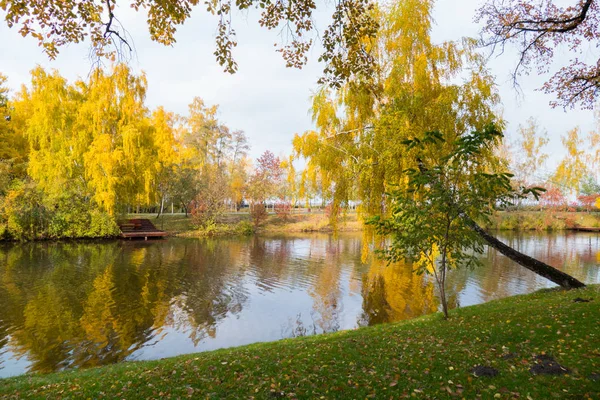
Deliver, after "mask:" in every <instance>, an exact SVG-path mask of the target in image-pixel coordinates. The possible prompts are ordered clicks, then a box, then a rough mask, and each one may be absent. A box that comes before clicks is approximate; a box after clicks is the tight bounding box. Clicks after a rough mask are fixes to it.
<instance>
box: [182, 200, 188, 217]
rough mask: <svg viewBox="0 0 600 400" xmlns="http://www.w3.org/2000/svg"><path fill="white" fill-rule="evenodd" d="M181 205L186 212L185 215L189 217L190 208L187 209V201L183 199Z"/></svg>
mask: <svg viewBox="0 0 600 400" xmlns="http://www.w3.org/2000/svg"><path fill="white" fill-rule="evenodd" d="M181 206H182V207H183V211H184V212H185V217H186V218H187V216H188V209H187V206H186V205H185V203H184V202H183V201H182V202H181Z"/></svg>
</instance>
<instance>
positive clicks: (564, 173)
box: [553, 127, 588, 194]
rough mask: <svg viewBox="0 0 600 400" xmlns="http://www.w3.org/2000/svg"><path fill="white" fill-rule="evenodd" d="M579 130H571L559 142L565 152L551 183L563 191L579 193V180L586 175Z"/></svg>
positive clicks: (584, 157)
mask: <svg viewBox="0 0 600 400" xmlns="http://www.w3.org/2000/svg"><path fill="white" fill-rule="evenodd" d="M580 135H581V131H580V129H579V128H578V127H577V128H573V129H571V130H570V131H569V132H568V133H567V135H566V136H561V142H562V144H563V146H564V148H565V150H566V152H567V154H566V155H565V156H564V157H563V159H562V160H561V162H560V163H559V164H558V167H557V168H556V172H555V173H554V177H553V181H554V182H556V183H557V184H559V185H560V186H561V187H563V188H564V189H567V190H569V191H571V192H575V193H576V194H578V193H579V184H580V182H581V180H582V179H583V178H584V177H585V176H586V175H588V168H587V163H586V152H585V150H584V149H583V148H582V146H583V143H584V142H583V139H582V138H581V137H580Z"/></svg>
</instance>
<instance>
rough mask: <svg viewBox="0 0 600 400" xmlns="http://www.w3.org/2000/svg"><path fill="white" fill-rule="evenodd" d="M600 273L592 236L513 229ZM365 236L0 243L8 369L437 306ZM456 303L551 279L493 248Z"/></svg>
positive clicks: (1, 365) (459, 283) (149, 352)
mask: <svg viewBox="0 0 600 400" xmlns="http://www.w3.org/2000/svg"><path fill="white" fill-rule="evenodd" d="M500 237H501V239H502V240H504V241H505V242H507V243H508V244H510V245H511V246H513V247H515V248H516V249H518V250H520V251H522V252H525V253H527V254H529V255H532V256H534V257H536V258H538V259H541V260H544V261H546V262H548V263H550V264H552V265H554V266H556V267H558V268H560V269H562V270H564V271H566V272H568V273H570V274H572V275H574V276H575V277H577V278H579V279H580V280H583V281H584V282H586V283H595V282H599V281H600V268H599V264H600V237H599V236H598V235H596V234H586V233H567V234H553V235H549V234H538V235H535V234H526V235H510V236H509V235H506V234H502V235H501V236H500ZM362 248H363V243H362V240H361V236H360V234H352V235H340V236H339V237H338V238H334V237H332V236H327V235H306V236H281V237H269V238H265V237H253V238H244V239H218V240H197V239H179V238H173V239H169V240H166V241H157V242H120V241H119V242H104V243H90V242H86V243H83V242H74V243H30V244H0V377H7V376H12V375H18V374H22V373H25V372H28V371H37V372H50V371H56V370H61V369H66V368H75V367H89V366H95V365H102V364H110V363H115V362H119V361H122V360H149V359H156V358H162V357H169V356H174V355H178V354H184V353H191V352H197V351H203V350H211V349H216V348H220V347H229V346H237V345H242V344H247V343H253V342H259V341H270V340H277V339H281V338H285V337H291V336H299V335H307V334H313V333H321V332H330V331H335V330H339V329H351V328H356V327H358V326H365V325H373V324H377V323H383V322H392V321H399V320H402V319H407V318H413V317H416V316H419V315H423V314H427V313H431V312H435V311H437V310H438V309H439V302H438V300H437V297H436V290H435V288H434V285H433V283H432V281H431V279H429V278H428V277H425V276H416V275H414V274H412V273H411V267H410V266H409V265H404V264H398V265H393V266H388V267H386V266H385V264H383V263H381V262H379V261H377V260H373V259H370V258H369V259H365V260H362V259H361V252H362V251H361V250H362ZM482 258H483V261H484V266H483V267H481V268H477V269H475V270H459V271H455V272H453V273H452V275H451V276H450V278H449V279H450V281H449V290H448V292H449V293H450V303H451V305H452V306H453V307H460V306H467V305H471V304H477V303H482V302H486V301H489V300H492V299H497V298H501V297H505V296H510V295H514V294H520V293H528V292H532V291H534V290H537V289H540V288H544V287H549V286H552V285H551V284H550V283H549V282H547V281H546V280H544V279H543V278H540V277H538V276H536V275H534V274H533V273H531V272H529V271H527V270H525V269H524V268H522V267H520V266H517V265H515V264H514V263H512V262H511V261H509V260H508V259H506V258H505V257H503V256H501V255H499V254H497V253H496V252H495V251H494V250H488V252H487V253H486V254H484V255H483V256H482Z"/></svg>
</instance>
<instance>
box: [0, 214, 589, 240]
mask: <svg viewBox="0 0 600 400" xmlns="http://www.w3.org/2000/svg"><path fill="white" fill-rule="evenodd" d="M128 218H147V219H150V220H151V221H152V222H153V223H154V224H155V225H156V227H157V228H158V229H161V230H164V231H165V232H167V237H235V236H250V235H253V234H257V235H263V234H267V235H269V234H275V233H280V234H282V233H329V234H331V233H336V232H360V231H362V230H363V226H362V223H361V222H360V220H359V218H358V215H357V213H356V212H349V213H347V214H346V215H342V216H341V217H340V220H339V221H338V223H337V224H336V225H337V226H336V229H334V227H333V226H332V225H331V224H330V222H329V219H328V217H327V216H326V215H325V214H324V213H322V212H314V213H310V214H308V213H302V214H292V215H291V216H290V217H289V218H287V219H281V218H279V217H277V216H276V215H274V214H271V215H269V217H268V220H267V221H266V222H265V223H264V224H263V225H261V226H259V227H258V228H256V227H254V226H253V225H252V224H251V222H250V217H249V215H248V214H245V213H232V214H227V215H225V216H224V217H223V218H221V221H220V222H219V223H217V224H215V225H213V226H211V227H209V228H208V229H196V228H194V227H193V225H192V218H191V217H190V216H188V217H186V216H185V215H184V214H163V215H162V216H161V217H159V218H158V219H157V218H156V215H155V214H130V215H129V216H128ZM483 227H484V229H486V230H491V231H500V232H502V231H513V232H533V231H538V232H559V231H575V232H577V231H579V232H591V233H594V232H598V233H600V212H585V211H579V212H574V211H553V212H546V211H499V212H497V213H496V214H495V215H494V216H492V218H491V220H490V223H488V224H484V225H483ZM116 239H119V236H111V237H95V238H94V237H81V238H75V237H74V238H37V239H34V240H30V241H19V240H10V239H2V240H0V243H23V242H63V241H97V240H116Z"/></svg>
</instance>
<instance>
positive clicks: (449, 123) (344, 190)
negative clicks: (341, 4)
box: [294, 0, 500, 216]
mask: <svg viewBox="0 0 600 400" xmlns="http://www.w3.org/2000/svg"><path fill="white" fill-rule="evenodd" d="M432 8H433V2H432V1H417V0H403V1H399V2H394V3H393V4H391V5H389V6H382V7H381V9H379V10H376V11H375V14H376V18H377V19H378V22H379V25H380V27H381V28H380V32H379V36H378V40H377V41H376V42H369V43H370V46H371V51H372V53H373V54H375V55H376V59H377V65H378V69H377V73H376V74H375V75H374V76H371V77H361V76H356V77H355V79H354V80H351V81H350V82H349V83H348V84H347V85H346V86H344V87H343V88H341V89H340V90H339V91H337V92H332V91H330V90H329V89H327V88H322V89H321V90H319V91H318V92H317V93H316V95H315V96H314V98H313V109H312V111H313V121H314V123H315V125H316V127H317V129H316V130H315V131H309V132H306V133H304V134H303V135H302V136H296V137H295V138H294V149H295V151H296V154H297V156H298V157H305V158H307V159H308V163H307V168H306V170H305V172H304V177H303V178H304V180H305V181H312V182H313V183H314V182H316V180H317V179H316V178H317V176H319V178H320V181H321V184H322V187H323V195H324V196H325V197H328V198H330V199H331V200H332V202H333V206H334V207H333V208H334V210H337V209H338V208H339V206H340V205H341V204H342V203H343V202H345V201H347V200H349V199H350V198H351V197H354V198H358V199H359V200H360V201H361V203H362V205H361V207H360V210H361V212H362V215H363V216H371V215H377V214H380V213H385V210H386V197H385V193H386V191H387V190H388V189H389V187H390V185H396V184H402V183H403V182H404V174H403V171H404V170H405V169H406V168H407V167H409V166H411V163H414V160H409V159H407V158H406V157H405V149H404V146H402V143H401V142H402V141H403V140H405V139H408V138H412V137H415V136H418V135H422V134H423V132H426V131H432V130H438V131H440V132H444V134H445V135H446V136H447V139H448V141H451V140H453V139H454V138H456V137H457V136H458V135H460V134H461V133H463V132H465V131H468V130H470V129H480V128H482V127H484V126H485V125H487V124H489V123H491V122H500V121H497V118H496V117H495V115H494V113H493V108H494V107H495V106H496V105H497V104H498V101H499V97H498V95H497V92H496V90H495V86H494V82H493V79H492V77H491V76H490V74H489V73H488V72H487V70H486V69H485V66H484V62H483V59H482V58H481V57H480V56H479V55H478V54H477V53H476V52H475V42H474V41H473V40H471V39H464V40H462V41H461V42H460V43H456V42H445V43H441V44H434V43H433V42H432V41H431V38H430V31H431V12H432ZM439 151H440V153H442V152H443V151H444V149H443V148H440V149H439ZM333 215H334V216H335V215H336V213H335V212H334V213H333Z"/></svg>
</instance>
